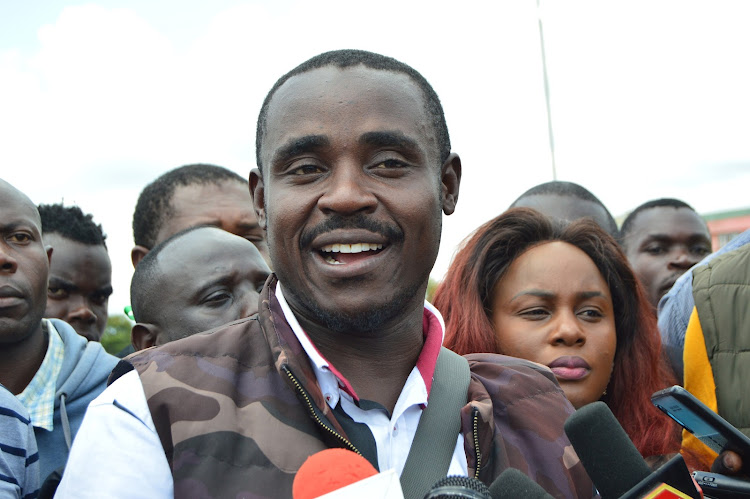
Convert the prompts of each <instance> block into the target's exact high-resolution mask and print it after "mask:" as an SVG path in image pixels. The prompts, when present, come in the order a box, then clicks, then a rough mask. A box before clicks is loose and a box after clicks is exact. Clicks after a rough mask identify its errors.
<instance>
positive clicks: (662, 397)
mask: <svg viewBox="0 0 750 499" xmlns="http://www.w3.org/2000/svg"><path fill="white" fill-rule="evenodd" d="M651 402H652V403H653V404H654V405H655V406H656V407H658V408H659V409H661V411H663V412H664V413H665V414H666V415H667V416H669V417H670V418H672V419H673V420H675V421H676V422H677V423H678V424H679V425H680V426H682V427H683V428H685V429H686V430H687V431H689V432H690V433H692V434H693V435H695V437H696V438H698V439H699V440H700V441H701V442H703V443H704V444H706V445H707V446H708V447H709V448H710V449H712V450H713V451H714V452H716V453H717V454H721V453H722V452H723V451H725V450H731V451H734V452H736V453H737V454H739V455H740V456H741V457H742V461H743V469H744V470H745V472H748V471H750V438H748V437H747V436H746V435H745V434H744V433H742V432H741V431H739V430H738V429H737V428H735V427H734V426H732V425H731V424H730V423H729V422H728V421H726V420H725V419H724V418H722V417H721V416H719V415H718V414H716V413H715V412H714V411H712V410H711V409H709V408H708V407H707V406H706V405H705V404H704V403H703V402H701V401H700V400H698V399H697V398H696V397H695V396H693V394H692V393H690V392H688V391H687V390H685V389H684V388H682V387H681V386H673V387H671V388H666V389H664V390H660V391H658V392H656V393H654V394H653V395H652V396H651Z"/></svg>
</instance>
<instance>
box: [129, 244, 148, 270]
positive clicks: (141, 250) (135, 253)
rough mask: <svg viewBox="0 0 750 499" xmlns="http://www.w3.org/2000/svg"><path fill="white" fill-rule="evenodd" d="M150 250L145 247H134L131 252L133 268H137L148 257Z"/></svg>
mask: <svg viewBox="0 0 750 499" xmlns="http://www.w3.org/2000/svg"><path fill="white" fill-rule="evenodd" d="M148 251H149V249H148V248H146V247H145V246H137V245H136V246H133V249H132V250H130V261H131V262H133V268H135V267H136V266H137V265H138V263H139V262H140V261H141V260H143V257H144V256H146V253H148Z"/></svg>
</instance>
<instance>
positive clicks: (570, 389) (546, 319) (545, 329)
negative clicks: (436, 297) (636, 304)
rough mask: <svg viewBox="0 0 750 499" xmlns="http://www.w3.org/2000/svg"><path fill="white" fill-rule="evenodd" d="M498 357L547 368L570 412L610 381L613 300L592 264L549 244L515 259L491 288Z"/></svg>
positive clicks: (613, 343) (583, 256) (575, 252)
mask: <svg viewBox="0 0 750 499" xmlns="http://www.w3.org/2000/svg"><path fill="white" fill-rule="evenodd" d="M490 319H491V322H492V325H493V327H494V329H495V332H496V334H497V346H498V351H499V352H502V353H504V354H506V355H511V356H513V357H520V358H522V359H528V360H531V361H534V362H538V363H539V364H544V365H546V366H549V367H550V368H551V369H552V371H553V372H554V373H555V376H556V377H557V380H558V382H559V383H560V386H561V387H562V389H563V391H564V392H565V395H566V396H567V397H568V400H570V402H571V403H572V404H573V407H575V408H576V409H577V408H579V407H581V406H583V405H585V404H588V403H590V402H594V401H596V400H599V398H600V397H601V396H602V394H603V393H604V390H605V389H606V387H607V384H608V383H609V378H610V375H611V374H612V367H613V365H614V358H615V349H616V343H617V336H616V333H615V318H614V309H613V306H612V296H611V294H610V291H609V287H608V286H607V283H606V282H605V281H604V278H603V277H602V275H601V273H600V272H599V269H598V268H597V267H596V264H594V262H593V260H591V258H589V257H588V255H586V253H584V252H583V251H581V250H580V249H578V248H577V247H575V246H573V245H571V244H568V243H564V242H560V241H556V242H548V243H543V244H540V245H538V246H535V247H533V248H531V249H529V250H527V251H526V252H524V253H523V254H521V256H519V257H518V258H516V260H515V261H514V262H513V263H512V264H511V265H510V267H509V268H508V271H507V272H506V274H505V275H504V276H503V277H502V278H501V279H500V280H499V281H498V282H497V283H496V284H495V288H494V291H493V294H492V316H491V318H490Z"/></svg>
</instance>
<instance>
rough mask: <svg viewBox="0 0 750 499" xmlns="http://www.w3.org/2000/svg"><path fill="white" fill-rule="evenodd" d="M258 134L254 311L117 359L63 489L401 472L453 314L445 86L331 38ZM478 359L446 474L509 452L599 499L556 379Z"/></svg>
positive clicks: (259, 482) (97, 490)
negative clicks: (441, 265) (438, 284)
mask: <svg viewBox="0 0 750 499" xmlns="http://www.w3.org/2000/svg"><path fill="white" fill-rule="evenodd" d="M256 148H257V163H258V169H256V170H253V171H252V172H251V174H250V188H251V191H252V194H253V200H254V206H255V211H256V213H257V215H258V220H259V222H260V224H261V225H262V226H263V227H264V228H265V229H266V232H267V237H268V244H269V248H270V254H271V259H272V262H273V267H274V270H275V274H272V275H271V276H270V277H269V279H268V281H267V282H266V284H265V286H264V288H263V290H262V292H261V296H260V302H259V307H258V309H259V312H258V314H257V315H254V316H252V317H250V318H247V319H242V320H240V321H235V322H233V323H230V324H227V325H225V326H222V327H220V328H217V329H214V330H213V331H211V332H208V333H201V334H197V335H194V336H192V337H189V338H185V339H183V340H179V341H175V342H172V343H169V344H166V345H163V346H161V347H156V348H151V349H148V350H145V351H143V352H139V353H137V354H135V355H132V356H130V357H129V358H128V359H127V360H126V361H123V363H121V365H120V366H118V368H117V369H115V371H114V372H113V376H112V378H113V379H115V381H114V382H113V383H112V384H111V385H110V387H109V388H108V389H107V391H106V392H105V393H104V394H103V395H102V396H101V397H100V398H99V399H97V400H96V401H95V402H94V403H92V404H91V406H90V408H89V414H88V415H87V419H86V422H85V423H84V426H85V428H84V429H82V430H81V432H80V433H79V437H78V440H77V441H76V445H75V446H74V448H73V450H72V455H71V459H70V464H69V466H68V469H67V470H66V473H65V476H64V479H63V483H62V485H61V489H60V490H59V491H58V493H60V494H61V495H62V496H63V497H65V496H70V497H89V496H90V497H99V496H102V495H105V496H123V497H149V498H154V497H172V496H173V495H174V496H176V497H290V496H291V488H292V482H293V480H294V477H295V474H296V472H297V470H298V469H299V467H300V466H301V464H302V463H303V462H304V461H305V459H306V458H307V457H308V456H310V455H312V454H314V453H315V452H318V451H320V450H323V449H326V448H330V447H343V448H347V449H350V450H353V451H356V452H358V453H360V454H361V455H363V456H364V457H365V458H367V459H368V460H369V461H370V462H371V463H372V464H373V465H374V466H375V467H376V468H378V469H379V470H381V471H384V470H387V469H395V470H396V472H398V473H399V474H400V473H401V472H402V470H403V469H404V463H405V461H406V458H407V455H408V453H409V449H410V447H411V445H412V441H413V439H414V435H415V432H416V427H417V424H418V423H419V421H420V417H421V415H422V412H423V410H424V409H425V408H426V407H427V405H428V402H429V400H430V399H429V395H430V389H431V386H432V381H433V373H434V371H435V365H436V361H437V357H438V353H439V352H440V345H441V342H442V337H443V329H444V326H443V321H442V318H441V316H440V313H439V312H438V311H437V310H435V309H434V308H433V307H432V306H431V305H429V304H428V303H426V302H425V300H424V296H425V291H426V288H427V282H428V276H429V273H430V270H431V269H432V266H433V264H434V262H435V258H436V256H437V252H438V246H439V243H440V233H441V224H442V215H443V213H445V214H446V215H450V214H451V213H452V212H453V210H454V208H455V205H456V201H457V199H458V191H459V183H460V179H461V162H460V160H459V158H458V156H457V155H456V154H454V153H451V151H450V140H449V137H448V131H447V128H446V125H445V119H444V117H443V112H442V107H441V105H440V102H439V100H438V97H437V95H436V94H435V92H434V90H433V89H432V87H430V85H429V84H428V83H427V81H426V80H425V79H424V78H423V77H422V76H421V75H420V74H419V73H417V72H416V71H415V70H414V69H412V68H411V67H409V66H406V65H404V64H402V63H400V62H398V61H396V60H394V59H391V58H388V57H384V56H381V55H377V54H372V53H369V52H362V51H354V50H343V51H335V52H328V53H325V54H321V55H319V56H316V57H314V58H312V59H310V60H308V61H307V62H305V63H303V64H302V65H300V66H298V67H297V68H295V69H294V70H292V71H291V72H289V73H288V74H286V75H285V76H283V77H282V78H281V79H280V80H279V81H278V82H277V83H276V85H275V86H274V87H273V88H272V89H271V91H270V92H269V94H268V96H267V97H266V99H265V102H264V103H263V106H262V109H261V112H260V117H259V119H258V131H257V140H256ZM188 271H189V269H188ZM469 365H470V368H471V381H470V384H469V388H468V393H467V395H466V399H465V400H466V405H465V406H464V407H463V409H462V410H461V411H460V414H457V415H456V417H457V418H458V417H460V419H461V429H460V432H458V434H453V435H446V434H445V432H444V431H441V432H436V434H435V436H434V439H435V440H437V439H443V438H450V439H452V441H451V442H449V444H450V446H451V447H454V450H453V452H452V457H451V460H450V465H449V467H448V474H452V475H455V474H461V475H468V476H473V477H476V478H479V479H480V480H482V481H484V482H485V483H487V484H489V483H491V482H492V481H493V480H494V479H495V478H496V477H497V476H498V475H499V474H500V473H501V472H502V471H503V470H504V469H506V468H508V467H514V468H517V469H519V470H521V471H522V472H524V473H526V474H527V475H528V476H529V477H531V478H532V479H533V480H535V481H536V482H537V483H539V484H541V485H542V486H543V487H544V488H545V489H546V490H547V491H548V492H550V493H551V494H553V495H554V496H556V497H590V496H591V495H592V492H593V488H592V485H591V482H590V481H589V479H588V477H587V476H586V474H585V471H584V470H583V468H582V466H581V464H580V462H579V461H578V458H577V456H576V455H575V453H574V452H573V451H572V448H571V446H570V443H569V442H568V440H567V438H566V437H565V434H564V432H563V423H564V421H565V420H566V418H567V417H568V415H569V414H570V413H571V412H572V407H571V406H570V404H569V403H568V402H567V400H566V399H565V397H564V395H563V393H562V391H561V390H560V389H559V387H558V386H557V384H556V383H555V382H554V377H553V376H552V374H551V373H550V372H548V371H547V370H546V369H544V368H543V367H540V366H538V365H536V364H532V363H530V362H527V361H522V360H519V359H512V358H508V357H503V356H498V355H491V354H476V355H473V356H469ZM84 430H85V431H84ZM84 435H85V436H84ZM90 462H96V463H97V466H96V467H91V466H88V463H90Z"/></svg>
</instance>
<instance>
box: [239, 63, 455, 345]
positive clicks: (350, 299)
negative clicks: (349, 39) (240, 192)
mask: <svg viewBox="0 0 750 499" xmlns="http://www.w3.org/2000/svg"><path fill="white" fill-rule="evenodd" d="M261 158H262V164H263V177H262V178H260V176H259V173H258V172H253V173H252V174H251V187H253V189H254V194H255V195H254V202H255V208H256V211H257V212H258V213H259V215H260V219H261V224H262V223H263V219H265V220H267V224H268V225H267V227H268V229H267V235H268V243H269V247H270V249H271V259H272V261H273V263H274V268H275V271H276V273H277V274H278V276H279V280H280V282H281V283H282V284H283V286H284V290H285V295H286V296H287V298H288V301H289V303H290V305H291V306H292V308H293V309H294V311H295V312H297V314H298V315H300V316H301V317H302V319H303V320H307V321H308V322H310V323H314V324H318V325H320V326H322V327H324V328H327V329H329V330H333V331H339V332H345V331H352V332H353V331H360V332H362V331H376V330H378V329H379V328H381V327H383V326H385V325H388V324H393V323H394V322H395V321H398V320H399V319H398V318H399V317H401V315H402V314H403V312H404V311H415V310H421V308H422V306H423V301H424V293H425V289H426V286H427V280H428V276H429V272H430V270H431V269H432V266H433V264H434V262H435V258H436V256H437V251H438V246H439V243H440V231H441V223H442V213H441V211H442V212H445V213H447V214H450V213H452V211H453V208H454V204H455V199H456V198H457V195H458V182H459V179H460V162H459V160H458V157H457V156H455V155H451V156H450V157H449V158H448V160H447V161H446V162H445V164H443V163H442V162H441V161H440V158H439V152H438V146H437V140H436V137H435V132H434V130H433V127H432V125H431V121H430V119H429V117H428V116H427V113H426V111H425V108H424V101H423V96H422V93H421V90H420V89H419V87H417V86H416V85H415V84H413V83H412V82H411V80H410V79H409V78H408V77H407V76H405V75H403V74H399V73H393V72H387V71H378V70H373V69H369V68H365V67H364V66H355V67H352V68H347V69H339V68H335V67H324V68H320V69H315V70H312V71H309V72H306V73H302V74H300V75H297V76H294V77H292V78H290V79H289V80H288V81H287V82H285V83H284V84H283V85H282V86H281V87H279V89H278V90H277V91H276V93H275V95H274V97H273V99H272V101H271V103H270V106H269V109H268V118H267V132H266V135H265V137H264V140H263V143H262V148H261ZM420 313H421V312H420Z"/></svg>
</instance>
